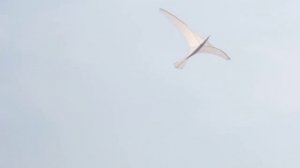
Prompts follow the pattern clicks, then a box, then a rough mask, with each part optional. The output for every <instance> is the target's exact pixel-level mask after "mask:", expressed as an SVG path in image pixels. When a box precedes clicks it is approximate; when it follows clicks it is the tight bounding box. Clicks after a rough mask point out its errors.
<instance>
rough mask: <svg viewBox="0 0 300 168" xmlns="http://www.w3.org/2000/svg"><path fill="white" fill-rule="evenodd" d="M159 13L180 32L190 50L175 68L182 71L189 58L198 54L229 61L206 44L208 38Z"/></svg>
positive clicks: (221, 53) (175, 19)
mask: <svg viewBox="0 0 300 168" xmlns="http://www.w3.org/2000/svg"><path fill="white" fill-rule="evenodd" d="M160 11H161V12H162V13H164V14H165V15H166V16H167V17H168V18H169V19H170V20H171V21H172V22H173V23H174V24H175V26H176V27H177V28H178V29H179V31H181V32H182V34H183V36H184V37H185V39H186V40H187V42H188V45H189V48H190V50H189V52H188V56H187V57H185V58H184V59H183V60H180V61H178V62H176V63H175V67H176V68H178V69H182V68H183V67H184V65H185V63H186V61H187V60H188V59H189V58H191V57H192V56H193V55H195V54H197V53H200V52H203V53H210V54H214V55H217V56H220V57H222V58H223V59H225V60H230V57H229V56H228V55H227V54H226V53H225V52H224V51H222V50H220V49H218V48H216V47H214V46H213V45H211V44H210V43H209V42H208V39H209V36H208V37H207V38H202V37H200V36H199V35H198V34H196V33H194V32H193V31H192V30H191V29H190V28H189V27H188V26H187V25H186V24H185V23H184V22H183V21H181V20H180V19H179V18H177V17H176V16H175V15H173V14H171V13H170V12H168V11H166V10H164V9H161V8H160Z"/></svg>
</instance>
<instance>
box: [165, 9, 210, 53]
mask: <svg viewBox="0 0 300 168" xmlns="http://www.w3.org/2000/svg"><path fill="white" fill-rule="evenodd" d="M160 11H161V12H162V13H164V14H165V15H166V16H167V17H168V18H169V19H170V20H171V21H172V22H173V23H174V24H175V26H176V27H177V28H178V29H179V31H181V32H182V34H183V36H184V38H185V39H186V41H187V42H188V45H189V47H191V48H192V47H196V46H199V44H200V43H201V42H203V41H204V38H201V37H200V36H198V35H197V34H195V33H194V32H193V31H192V30H191V29H190V28H189V27H188V26H187V25H186V24H185V23H184V22H183V21H181V20H180V19H179V18H177V17H176V16H175V15H173V14H171V13H170V12H168V11H166V10H164V9H162V8H160Z"/></svg>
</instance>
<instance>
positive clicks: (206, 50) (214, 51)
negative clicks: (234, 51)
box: [200, 46, 230, 60]
mask: <svg viewBox="0 0 300 168" xmlns="http://www.w3.org/2000/svg"><path fill="white" fill-rule="evenodd" d="M200 52H203V53H209V54H214V55H217V56H220V57H221V58H223V59H225V60H230V57H229V56H228V55H227V54H226V53H225V52H224V51H222V50H220V49H218V48H216V47H213V46H203V47H202V48H201V50H200Z"/></svg>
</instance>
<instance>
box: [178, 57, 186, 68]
mask: <svg viewBox="0 0 300 168" xmlns="http://www.w3.org/2000/svg"><path fill="white" fill-rule="evenodd" d="M186 61H187V59H184V60H182V61H179V62H176V63H175V68H177V69H183V67H184V65H185V64H186Z"/></svg>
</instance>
